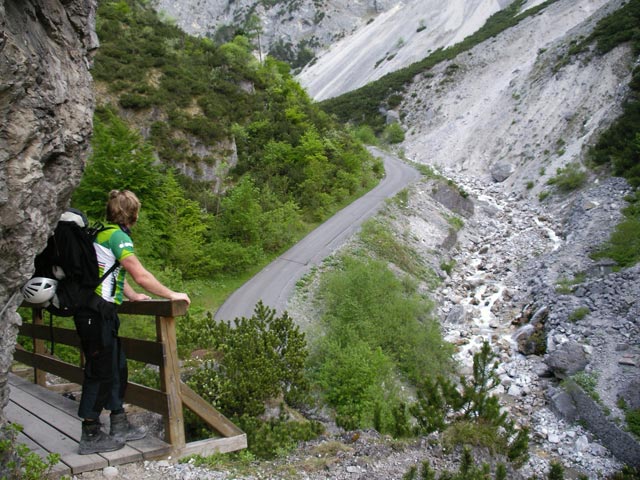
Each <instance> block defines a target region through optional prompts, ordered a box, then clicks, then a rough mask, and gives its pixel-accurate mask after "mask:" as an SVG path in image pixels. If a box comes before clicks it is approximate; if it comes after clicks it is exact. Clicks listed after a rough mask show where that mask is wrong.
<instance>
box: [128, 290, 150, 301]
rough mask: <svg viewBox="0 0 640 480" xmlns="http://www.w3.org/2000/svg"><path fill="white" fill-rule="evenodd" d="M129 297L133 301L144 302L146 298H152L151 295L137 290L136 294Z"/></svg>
mask: <svg viewBox="0 0 640 480" xmlns="http://www.w3.org/2000/svg"><path fill="white" fill-rule="evenodd" d="M128 298H129V300H131V301H132V302H142V301H144V300H151V297H150V296H149V295H146V294H144V293H137V292H136V293H135V294H134V295H132V296H131V297H128Z"/></svg>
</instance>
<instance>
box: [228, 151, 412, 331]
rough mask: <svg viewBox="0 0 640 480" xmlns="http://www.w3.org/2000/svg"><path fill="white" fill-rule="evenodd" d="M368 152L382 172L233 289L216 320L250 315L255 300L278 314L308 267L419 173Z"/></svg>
mask: <svg viewBox="0 0 640 480" xmlns="http://www.w3.org/2000/svg"><path fill="white" fill-rule="evenodd" d="M371 152H372V153H373V154H374V155H376V156H378V157H381V158H382V160H383V162H384V167H385V172H386V175H385V177H384V178H383V179H382V181H381V182H380V183H379V184H378V185H377V186H376V187H375V188H374V189H373V190H371V191H370V192H368V193H367V194H366V195H364V196H362V197H360V198H359V199H358V200H356V201H355V202H353V203H352V204H350V205H349V206H347V207H345V208H343V209H342V210H340V211H339V212H338V213H336V214H335V215H334V216H333V217H331V218H330V219H329V220H327V221H326V222H324V223H323V224H322V225H320V226H319V227H317V228H316V229H315V230H313V231H312V232H311V233H309V234H308V235H307V236H306V237H304V238H303V239H302V240H301V241H300V242H298V243H296V244H295V245H294V246H293V247H291V248H290V249H289V250H287V251H286V252H285V253H283V254H282V255H281V256H280V257H278V258H277V259H275V260H274V261H273V262H271V263H270V264H269V265H267V266H266V267H265V268H264V269H263V270H261V271H260V272H259V273H258V274H257V275H255V276H254V277H253V278H251V279H250V280H249V281H248V282H246V283H245V284H244V285H243V286H242V287H240V288H239V289H238V290H236V291H235V292H234V293H233V294H232V295H231V296H230V297H229V298H228V299H227V300H226V301H225V302H224V303H223V304H222V305H221V306H220V308H219V309H218V311H217V312H216V314H215V319H216V320H233V319H235V318H238V317H247V318H248V317H250V316H251V315H252V314H253V310H254V307H255V305H256V304H257V303H258V301H259V300H262V302H263V303H264V304H265V305H268V306H269V307H271V308H274V309H275V310H276V311H277V312H278V313H279V314H281V313H282V312H284V311H285V310H286V305H287V300H288V299H289V296H290V295H291V293H292V292H293V289H294V287H295V285H296V282H297V281H298V280H299V279H300V278H302V276H304V274H306V273H307V272H308V271H309V270H310V269H311V267H313V266H314V265H318V264H319V263H320V262H322V260H324V259H325V258H326V257H328V256H330V255H331V254H332V253H333V252H334V251H335V250H336V249H337V248H338V247H340V246H341V245H342V243H343V242H344V241H345V240H346V239H348V238H349V237H350V236H351V235H353V233H354V232H355V231H356V230H357V229H358V228H360V225H361V224H362V223H363V222H364V221H365V220H366V219H367V218H369V217H371V216H372V215H374V214H375V213H376V212H377V211H378V209H379V208H380V207H381V206H382V203H383V202H384V200H385V199H387V198H391V197H393V196H394V195H395V194H396V193H398V192H399V191H400V190H402V189H403V188H405V187H406V186H407V185H408V184H409V183H411V182H412V181H414V180H416V179H417V178H419V177H420V173H419V172H418V171H417V170H416V169H414V168H413V167H411V166H409V165H407V164H406V163H404V162H402V161H401V160H399V159H398V158H396V157H393V156H391V155H389V154H387V153H385V152H382V151H381V150H378V149H373V148H372V149H371Z"/></svg>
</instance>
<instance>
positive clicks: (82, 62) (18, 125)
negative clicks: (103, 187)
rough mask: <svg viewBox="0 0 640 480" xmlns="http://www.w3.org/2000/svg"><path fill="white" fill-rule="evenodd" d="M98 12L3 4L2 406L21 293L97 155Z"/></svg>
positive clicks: (77, 1) (48, 1)
mask: <svg viewBox="0 0 640 480" xmlns="http://www.w3.org/2000/svg"><path fill="white" fill-rule="evenodd" d="M95 10H96V1H95V0H90V1H86V0H67V1H64V2H63V1H60V0H0V32H1V33H0V279H1V281H0V407H1V408H4V407H5V406H6V404H7V401H8V389H7V372H8V370H9V367H10V365H11V361H12V358H13V350H14V346H15V340H16V332H17V325H18V324H19V322H20V317H19V316H18V314H17V313H16V307H17V306H18V305H19V304H20V303H21V301H22V296H21V294H20V291H19V289H20V287H21V285H22V284H23V283H24V282H25V281H26V280H27V279H28V278H29V277H30V276H31V274H32V273H33V257H34V256H35V255H36V254H37V253H38V252H39V251H41V250H42V249H43V248H44V245H45V243H46V240H47V237H48V236H49V234H50V232H51V231H52V226H53V225H54V224H55V222H56V219H57V218H58V216H59V215H60V212H61V211H62V210H63V209H64V208H65V207H66V206H68V202H69V199H70V197H71V193H72V192H73V190H74V189H75V187H76V185H77V184H78V182H79V181H80V176H81V174H82V170H83V166H84V162H85V159H86V157H87V155H88V148H89V137H90V135H91V132H92V115H93V105H94V98H93V90H92V79H91V75H90V73H89V67H90V58H89V54H90V52H91V51H92V50H94V49H95V48H97V46H98V41H97V37H96V35H95V30H94V25H95ZM4 420H5V418H4V413H2V412H1V411H0V424H1V423H3V422H4Z"/></svg>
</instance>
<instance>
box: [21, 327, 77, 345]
mask: <svg viewBox="0 0 640 480" xmlns="http://www.w3.org/2000/svg"><path fill="white" fill-rule="evenodd" d="M18 331H19V332H20V335H25V336H27V337H32V338H39V339H43V340H48V341H51V339H52V338H53V341H54V343H61V344H63V345H71V346H72V347H80V337H78V334H77V333H76V331H75V330H72V329H70V328H62V327H49V326H48V325H35V324H33V323H23V324H22V326H21V327H20V329H19V330H18Z"/></svg>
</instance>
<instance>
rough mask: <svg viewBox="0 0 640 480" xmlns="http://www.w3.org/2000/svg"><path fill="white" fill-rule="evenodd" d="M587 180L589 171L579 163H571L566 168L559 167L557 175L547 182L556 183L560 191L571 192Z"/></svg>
mask: <svg viewBox="0 0 640 480" xmlns="http://www.w3.org/2000/svg"><path fill="white" fill-rule="evenodd" d="M586 181H587V172H585V171H584V170H582V169H580V166H579V165H578V164H577V163H573V162H572V163H569V164H567V166H566V167H564V168H558V170H557V171H556V176H555V177H553V178H551V179H549V180H548V181H547V184H549V185H555V186H556V187H558V189H559V190H560V191H563V192H570V191H572V190H577V189H578V188H580V187H582V186H583V185H584V184H585V182H586Z"/></svg>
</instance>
